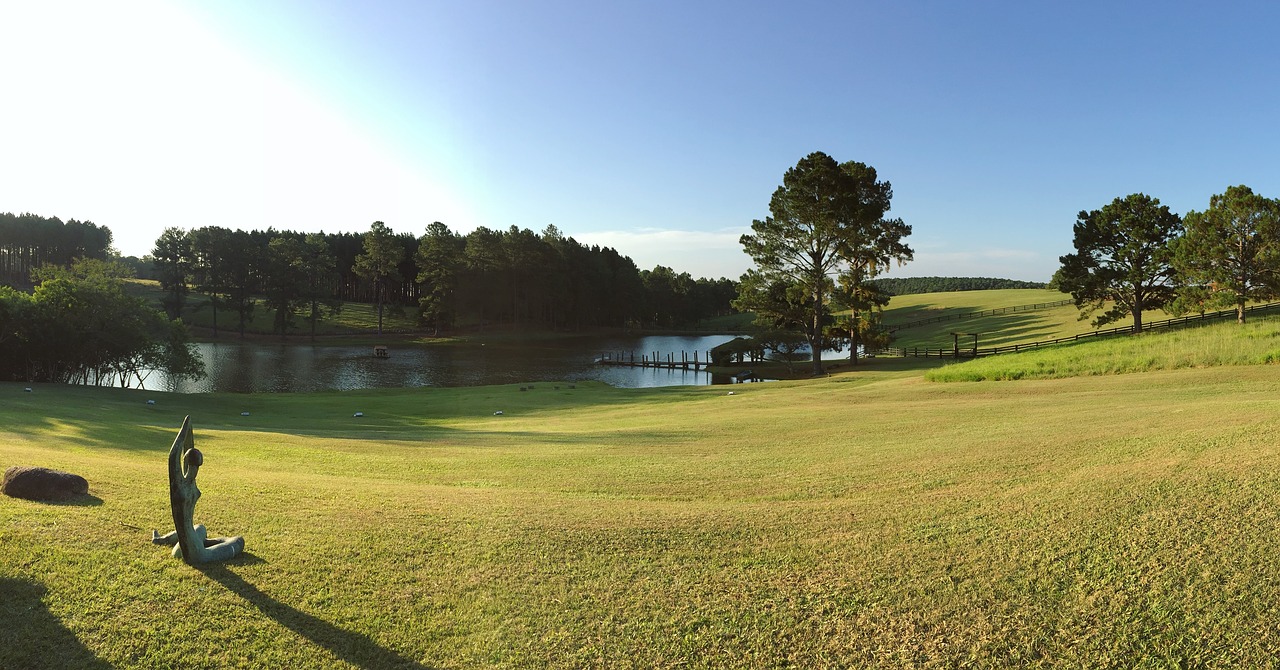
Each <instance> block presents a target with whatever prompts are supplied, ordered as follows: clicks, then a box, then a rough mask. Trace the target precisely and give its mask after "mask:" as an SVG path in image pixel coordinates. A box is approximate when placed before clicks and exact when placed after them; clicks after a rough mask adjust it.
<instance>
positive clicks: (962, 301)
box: [884, 289, 1170, 350]
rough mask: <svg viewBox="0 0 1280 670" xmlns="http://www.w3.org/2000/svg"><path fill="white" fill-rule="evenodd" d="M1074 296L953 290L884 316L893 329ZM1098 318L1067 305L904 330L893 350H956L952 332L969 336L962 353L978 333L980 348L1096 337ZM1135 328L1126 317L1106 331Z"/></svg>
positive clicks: (892, 307)
mask: <svg viewBox="0 0 1280 670" xmlns="http://www.w3.org/2000/svg"><path fill="white" fill-rule="evenodd" d="M1069 297H1070V296H1069V295H1067V294H1065V293H1061V292H1059V291H1054V290H1050V289H1000V290H992V291H951V292H946V293H919V294H914V295H903V296H894V297H893V298H892V299H891V300H890V301H889V307H888V309H886V310H885V312H884V323H885V325H887V326H890V327H892V326H894V325H898V324H906V323H911V322H914V321H919V320H922V319H928V318H932V317H935V316H943V315H952V314H963V313H971V312H982V311H986V310H991V309H997V308H1001V307H1015V306H1021V305H1035V304H1040V303H1051V302H1058V301H1061V300H1064V299H1066V298H1069ZM1093 316H1096V314H1095V315H1093ZM1093 316H1091V317H1089V318H1086V319H1083V320H1081V319H1080V310H1079V309H1077V308H1076V307H1075V306H1074V305H1063V306H1059V307H1049V308H1045V309H1038V310H1030V311H1020V312H1006V313H1004V314H995V315H991V316H982V317H977V318H971V319H949V320H946V321H938V322H936V323H930V324H925V325H923V326H917V327H913V328H906V329H903V330H899V331H898V332H896V333H894V340H893V343H892V344H891V345H890V346H893V347H907V348H912V347H919V348H920V349H947V350H950V349H951V348H952V346H953V345H954V343H955V339H954V337H953V336H952V333H966V334H968V335H963V336H961V338H960V346H961V348H966V347H972V346H973V337H972V335H971V333H977V334H978V347H979V348H987V347H1003V346H1008V345H1011V344H1023V343H1026V342H1037V341H1041V340H1052V339H1057V338H1060V337H1071V336H1073V335H1077V334H1080V333H1088V332H1092V331H1093V330H1094V328H1093V326H1091V325H1089V324H1090V322H1091V321H1092V319H1093ZM1169 316H1170V315H1168V314H1165V313H1164V312H1162V311H1151V312H1145V313H1144V314H1143V320H1144V321H1157V320H1160V319H1167V318H1169ZM1132 325H1133V319H1131V318H1126V319H1122V320H1120V321H1117V322H1115V323H1111V324H1107V326H1106V328H1115V327H1124V326H1132Z"/></svg>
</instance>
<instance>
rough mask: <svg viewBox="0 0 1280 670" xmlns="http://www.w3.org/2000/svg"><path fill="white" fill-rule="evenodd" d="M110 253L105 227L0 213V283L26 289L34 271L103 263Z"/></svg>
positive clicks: (88, 223)
mask: <svg viewBox="0 0 1280 670" xmlns="http://www.w3.org/2000/svg"><path fill="white" fill-rule="evenodd" d="M110 250H111V231H110V230H109V229H107V227H106V226H98V225H94V224H93V223H92V222H89V221H76V220H75V219H72V220H70V221H65V222H64V221H62V220H61V219H59V218H57V217H53V218H45V217H43V216H37V215H35V214H12V213H9V212H0V283H4V284H8V285H10V286H30V285H31V282H32V273H33V272H34V271H35V270H36V269H37V268H40V267H43V266H45V265H57V266H61V267H70V265H71V262H72V261H73V260H75V259H77V258H97V259H99V260H106V259H107V255H108V254H109V252H110Z"/></svg>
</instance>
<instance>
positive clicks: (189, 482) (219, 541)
mask: <svg viewBox="0 0 1280 670" xmlns="http://www.w3.org/2000/svg"><path fill="white" fill-rule="evenodd" d="M203 464H204V455H203V454H201V453H200V450H199V449H196V447H195V438H194V437H192V434H191V417H189V416H188V417H186V418H185V419H183V420H182V430H181V431H179V432H178V437H177V438H175V439H174V441H173V447H171V448H170V449H169V507H170V508H172V510H173V526H174V528H175V530H173V531H172V532H169V533H165V534H164V535H161V534H160V533H159V532H157V531H154V530H153V531H151V541H152V542H154V543H155V544H163V545H168V546H173V555H174V556H175V557H177V556H181V557H182V560H184V561H186V562H187V563H190V564H191V565H195V564H197V563H209V562H211V561H225V560H227V559H228V558H232V557H234V556H236V555H237V554H239V553H240V552H242V551H244V538H243V537H239V536H236V537H214V538H210V537H208V533H207V531H206V530H205V527H204V524H199V525H196V524H193V522H192V518H193V516H194V515H195V509H196V501H197V500H199V499H200V489H198V488H196V473H198V472H200V466H201V465H203Z"/></svg>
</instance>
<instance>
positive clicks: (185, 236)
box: [151, 227, 195, 319]
mask: <svg viewBox="0 0 1280 670" xmlns="http://www.w3.org/2000/svg"><path fill="white" fill-rule="evenodd" d="M151 263H152V266H153V267H154V269H155V276H156V279H158V280H159V281H160V290H162V291H163V292H164V297H162V298H161V300H160V302H161V305H163V306H164V311H165V314H167V315H168V316H169V318H170V319H176V318H178V317H180V316H182V308H183V306H184V305H185V304H186V302H187V294H188V293H189V292H190V287H189V285H188V283H187V282H188V281H190V279H191V272H192V268H193V267H194V265H195V257H194V250H193V247H192V245H191V235H190V234H189V233H188V232H187V231H186V230H183V229H182V228H174V227H170V228H165V229H164V232H162V233H160V237H159V238H157V239H156V244H155V248H153V249H152V250H151Z"/></svg>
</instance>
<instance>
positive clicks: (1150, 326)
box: [871, 302, 1280, 358]
mask: <svg viewBox="0 0 1280 670" xmlns="http://www.w3.org/2000/svg"><path fill="white" fill-rule="evenodd" d="M1277 308H1280V302H1269V303H1266V304H1263V305H1252V306H1250V307H1246V308H1245V310H1244V311H1245V313H1247V314H1253V313H1256V312H1266V311H1271V310H1274V309H1277ZM1234 316H1236V310H1234V309H1224V310H1221V311H1217V312H1206V313H1204V314H1197V315H1195V316H1179V317H1175V318H1172V319H1165V320H1163V321H1152V322H1151V323H1146V324H1143V325H1142V330H1143V332H1146V331H1148V330H1159V329H1162V328H1173V327H1176V326H1185V325H1187V324H1190V323H1196V322H1199V321H1211V320H1216V319H1224V318H1227V317H1234ZM1133 332H1134V331H1133V326H1120V327H1117V328H1108V329H1106V330H1094V331H1090V332H1088V333H1079V334H1077V335H1072V336H1070V337H1059V338H1056V339H1052V340H1039V341H1037V342H1026V343H1023V344H1008V345H1005V346H1002V347H988V348H986V349H974V348H973V347H968V348H964V349H961V348H958V347H952V348H951V349H941V348H940V349H928V348H923V349H922V348H920V347H886V348H884V349H879V350H877V351H874V352H871V353H872V355H877V356H898V357H903V358H976V357H979V356H994V355H996V354H1007V353H1014V352H1019V351H1027V350H1028V349H1039V348H1040V347H1048V346H1053V345H1055V344H1062V343H1064V342H1079V341H1080V340H1087V339H1089V338H1097V337H1107V336H1110V335H1131V334H1133Z"/></svg>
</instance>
